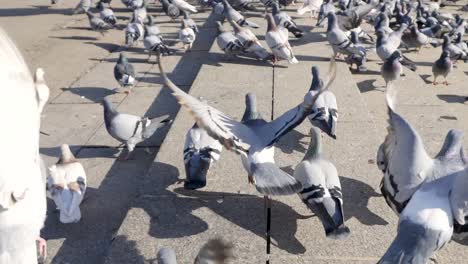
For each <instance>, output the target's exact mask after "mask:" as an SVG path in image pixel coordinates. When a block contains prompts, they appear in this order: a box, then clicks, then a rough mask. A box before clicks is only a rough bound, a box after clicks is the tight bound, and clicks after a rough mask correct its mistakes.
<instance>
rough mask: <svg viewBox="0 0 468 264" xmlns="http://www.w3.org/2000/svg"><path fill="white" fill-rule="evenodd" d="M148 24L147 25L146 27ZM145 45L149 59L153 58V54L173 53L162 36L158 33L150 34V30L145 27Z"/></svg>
mask: <svg viewBox="0 0 468 264" xmlns="http://www.w3.org/2000/svg"><path fill="white" fill-rule="evenodd" d="M146 27H147V25H145V28H146ZM143 45H144V46H145V49H146V50H147V51H148V61H149V60H150V59H151V55H153V54H162V55H165V54H167V55H171V54H172V53H173V51H172V50H171V49H169V47H167V46H166V44H164V42H163V40H162V38H161V37H160V36H156V35H148V30H146V29H145V38H144V39H143Z"/></svg>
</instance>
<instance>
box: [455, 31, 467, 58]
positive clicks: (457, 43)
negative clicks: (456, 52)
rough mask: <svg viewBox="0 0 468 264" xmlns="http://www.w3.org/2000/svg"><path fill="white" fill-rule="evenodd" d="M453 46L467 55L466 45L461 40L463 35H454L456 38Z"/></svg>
mask: <svg viewBox="0 0 468 264" xmlns="http://www.w3.org/2000/svg"><path fill="white" fill-rule="evenodd" d="M453 44H454V45H455V46H457V47H458V48H459V49H461V50H462V51H463V52H465V53H466V54H468V45H467V44H466V42H465V41H464V40H463V34H462V33H460V32H458V33H457V34H456V38H455V40H454V42H453Z"/></svg>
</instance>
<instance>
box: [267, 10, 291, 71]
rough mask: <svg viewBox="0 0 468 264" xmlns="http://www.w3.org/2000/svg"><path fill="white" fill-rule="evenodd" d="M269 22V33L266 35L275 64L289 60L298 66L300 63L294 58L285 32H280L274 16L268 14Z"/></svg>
mask: <svg viewBox="0 0 468 264" xmlns="http://www.w3.org/2000/svg"><path fill="white" fill-rule="evenodd" d="M265 18H266V20H267V22H268V28H267V33H266V35H265V41H266V43H267V44H268V47H270V50H271V52H272V53H273V55H274V60H273V61H274V62H276V61H279V60H287V61H288V62H289V63H290V64H297V63H299V61H298V60H297V59H296V57H295V56H294V53H293V51H292V48H291V45H290V44H289V41H288V39H287V37H286V36H287V34H288V33H287V31H286V34H285V32H284V31H280V30H279V29H278V28H279V27H277V26H276V24H275V21H274V19H273V16H272V15H271V14H267V15H266V16H265Z"/></svg>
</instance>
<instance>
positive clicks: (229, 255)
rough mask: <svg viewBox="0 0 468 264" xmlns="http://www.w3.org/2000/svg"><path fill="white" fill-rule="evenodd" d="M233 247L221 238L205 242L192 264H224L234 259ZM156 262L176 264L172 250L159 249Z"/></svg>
mask: <svg viewBox="0 0 468 264" xmlns="http://www.w3.org/2000/svg"><path fill="white" fill-rule="evenodd" d="M232 249H233V245H232V244H231V243H228V242H226V241H224V240H223V239H221V238H215V239H210V240H208V242H206V243H205V244H204V245H203V247H202V248H201V249H200V251H199V252H198V254H197V257H196V258H195V261H194V262H193V263H194V264H225V263H228V261H229V260H230V259H234V254H233V252H232ZM156 260H157V261H158V264H177V259H176V253H175V251H174V250H173V249H172V248H161V249H160V250H159V251H158V254H157V257H156Z"/></svg>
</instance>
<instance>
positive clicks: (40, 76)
mask: <svg viewBox="0 0 468 264" xmlns="http://www.w3.org/2000/svg"><path fill="white" fill-rule="evenodd" d="M34 86H35V87H36V98H37V104H38V110H39V113H42V110H43V109H44V106H45V104H46V103H47V100H49V94H50V90H49V87H48V86H47V84H46V83H45V80H44V70H43V69H42V68H38V69H37V70H36V73H35V75H34Z"/></svg>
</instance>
